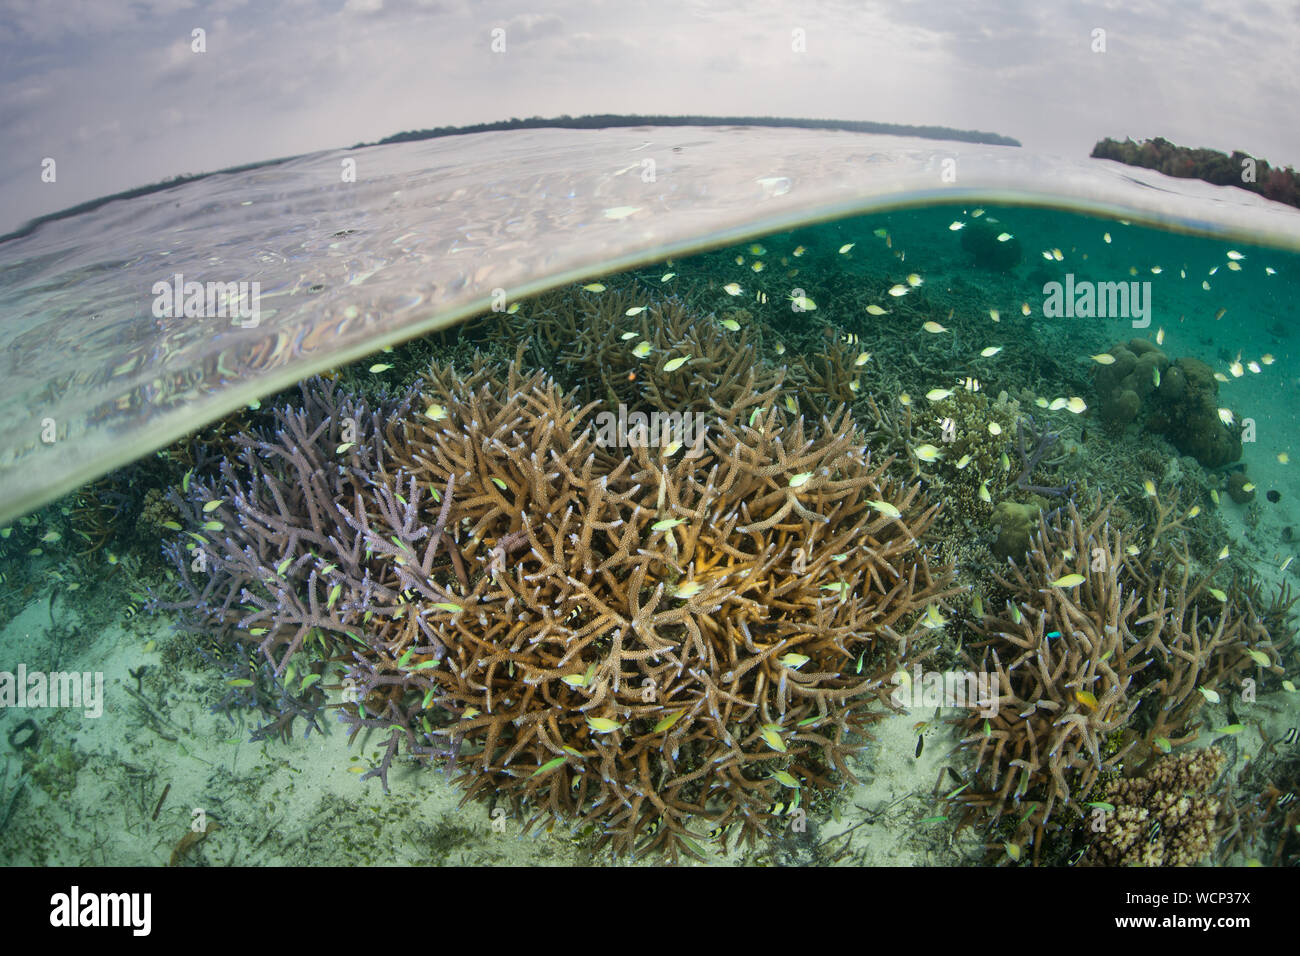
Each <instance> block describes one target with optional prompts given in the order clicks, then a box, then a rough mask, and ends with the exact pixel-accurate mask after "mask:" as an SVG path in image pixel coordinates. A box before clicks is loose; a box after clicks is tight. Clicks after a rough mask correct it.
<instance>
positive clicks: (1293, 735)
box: [1282, 727, 1300, 744]
mask: <svg viewBox="0 0 1300 956" xmlns="http://www.w3.org/2000/svg"><path fill="white" fill-rule="evenodd" d="M1297 740H1300V727H1292V728H1291V729H1290V730H1288V731H1287V732H1286V734H1284V735H1283V737H1282V743H1284V744H1293V743H1295V742H1296V741H1297Z"/></svg>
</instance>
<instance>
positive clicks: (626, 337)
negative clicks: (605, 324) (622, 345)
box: [619, 332, 641, 342]
mask: <svg viewBox="0 0 1300 956" xmlns="http://www.w3.org/2000/svg"><path fill="white" fill-rule="evenodd" d="M640 334H641V333H640V332H624V333H623V334H622V335H620V336H619V339H620V340H621V341H623V342H630V341H631V340H632V339H634V338H636V337H637V336H638V335H640Z"/></svg>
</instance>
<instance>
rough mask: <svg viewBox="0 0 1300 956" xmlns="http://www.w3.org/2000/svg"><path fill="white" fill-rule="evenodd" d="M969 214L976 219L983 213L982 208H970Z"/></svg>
mask: <svg viewBox="0 0 1300 956" xmlns="http://www.w3.org/2000/svg"><path fill="white" fill-rule="evenodd" d="M970 215H971V218H972V219H978V218H979V217H980V216H982V215H984V210H983V209H978V208H977V209H972V210H971V213H970Z"/></svg>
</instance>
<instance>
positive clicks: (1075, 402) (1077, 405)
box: [1065, 395, 1088, 415]
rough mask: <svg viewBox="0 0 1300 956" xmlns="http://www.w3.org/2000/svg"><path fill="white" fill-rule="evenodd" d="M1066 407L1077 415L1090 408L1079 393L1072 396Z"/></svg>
mask: <svg viewBox="0 0 1300 956" xmlns="http://www.w3.org/2000/svg"><path fill="white" fill-rule="evenodd" d="M1065 407H1066V409H1067V410H1069V411H1071V412H1073V413H1074V414H1076V415H1082V414H1083V413H1084V412H1086V411H1087V410H1088V406H1087V404H1086V403H1085V402H1084V400H1083V399H1081V398H1080V397H1079V396H1078V395H1075V396H1073V397H1071V399H1070V400H1069V401H1068V402H1067V403H1066V405H1065Z"/></svg>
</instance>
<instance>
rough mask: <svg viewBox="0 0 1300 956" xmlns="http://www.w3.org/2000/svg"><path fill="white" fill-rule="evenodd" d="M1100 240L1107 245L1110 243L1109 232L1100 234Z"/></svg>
mask: <svg viewBox="0 0 1300 956" xmlns="http://www.w3.org/2000/svg"><path fill="white" fill-rule="evenodd" d="M1101 238H1102V241H1103V242H1105V243H1107V244H1109V243H1110V233H1109V232H1103V233H1102V234H1101Z"/></svg>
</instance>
